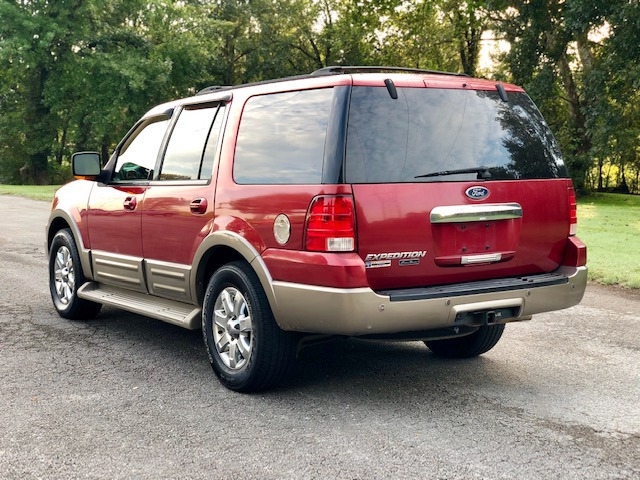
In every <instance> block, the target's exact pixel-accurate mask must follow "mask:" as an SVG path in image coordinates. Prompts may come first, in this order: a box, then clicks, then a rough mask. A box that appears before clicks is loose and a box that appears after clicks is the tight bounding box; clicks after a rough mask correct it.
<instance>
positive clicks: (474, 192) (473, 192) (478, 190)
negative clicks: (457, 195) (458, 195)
mask: <svg viewBox="0 0 640 480" xmlns="http://www.w3.org/2000/svg"><path fill="white" fill-rule="evenodd" d="M464 193H465V195H466V196H467V197H469V198H470V199H471V200H482V199H484V198H487V197H488V196H489V194H490V193H491V192H489V189H488V188H486V187H481V186H475V187H469V188H467V190H466V191H465V192H464Z"/></svg>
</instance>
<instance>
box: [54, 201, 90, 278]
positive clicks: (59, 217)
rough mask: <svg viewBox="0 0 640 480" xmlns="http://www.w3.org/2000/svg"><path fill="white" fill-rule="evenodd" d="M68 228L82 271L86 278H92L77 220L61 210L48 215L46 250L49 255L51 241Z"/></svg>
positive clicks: (88, 253)
mask: <svg viewBox="0 0 640 480" xmlns="http://www.w3.org/2000/svg"><path fill="white" fill-rule="evenodd" d="M65 228H68V229H69V230H71V235H73V239H74V240H75V242H76V246H77V247H78V255H79V257H80V263H81V265H82V271H83V273H84V276H85V277H86V278H87V279H90V280H93V271H92V269H91V256H90V250H88V249H87V248H85V245H84V241H83V238H82V235H81V233H80V228H79V226H78V224H77V222H76V221H75V220H74V219H73V218H72V217H71V216H70V215H68V214H67V213H66V212H64V211H63V210H56V211H54V212H52V213H51V216H50V217H49V223H48V224H47V244H46V252H47V255H49V249H50V248H51V242H53V238H54V237H55V236H56V233H58V232H59V231H60V230H62V229H65Z"/></svg>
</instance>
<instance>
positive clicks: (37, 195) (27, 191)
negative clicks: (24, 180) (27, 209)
mask: <svg viewBox="0 0 640 480" xmlns="http://www.w3.org/2000/svg"><path fill="white" fill-rule="evenodd" d="M58 188H60V185H0V195H16V196H18V197H26V198H31V199H33V200H45V201H47V202H50V201H51V200H52V199H53V194H54V193H55V191H56V190H57V189H58Z"/></svg>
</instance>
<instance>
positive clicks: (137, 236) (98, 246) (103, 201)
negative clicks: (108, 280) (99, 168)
mask: <svg viewBox="0 0 640 480" xmlns="http://www.w3.org/2000/svg"><path fill="white" fill-rule="evenodd" d="M146 189H147V187H146V186H131V185H129V186H126V185H119V186H117V187H116V186H106V185H96V186H95V187H94V188H93V190H92V191H91V196H90V198H89V209H88V228H89V239H90V241H91V248H92V249H93V250H103V251H106V252H110V253H117V254H120V255H131V256H134V257H140V258H142V228H141V215H140V213H141V208H142V203H143V198H144V193H145V191H146ZM134 200H135V207H134V208H133V209H127V208H125V204H126V203H127V202H129V205H131V202H132V201H134Z"/></svg>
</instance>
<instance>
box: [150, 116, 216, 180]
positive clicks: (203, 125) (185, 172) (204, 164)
mask: <svg viewBox="0 0 640 480" xmlns="http://www.w3.org/2000/svg"><path fill="white" fill-rule="evenodd" d="M222 116H223V115H222V113H221V112H218V105H204V106H201V105H191V106H187V107H185V108H184V109H183V110H182V112H181V113H180V117H179V118H178V121H177V122H176V125H175V127H174V129H173V132H172V133H171V138H170V139H169V142H168V144H167V149H166V151H165V154H164V160H163V162H162V168H161V170H160V176H159V179H160V180H208V179H210V178H211V171H212V168H213V157H214V153H215V148H216V145H217V139H218V134H219V130H220V127H221V125H222ZM214 119H215V121H214Z"/></svg>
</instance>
